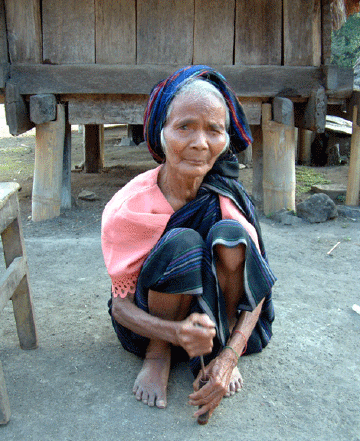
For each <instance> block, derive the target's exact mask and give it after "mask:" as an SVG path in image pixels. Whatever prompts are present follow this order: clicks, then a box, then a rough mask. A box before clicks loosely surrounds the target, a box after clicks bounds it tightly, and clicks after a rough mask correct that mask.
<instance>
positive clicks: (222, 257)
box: [215, 244, 246, 333]
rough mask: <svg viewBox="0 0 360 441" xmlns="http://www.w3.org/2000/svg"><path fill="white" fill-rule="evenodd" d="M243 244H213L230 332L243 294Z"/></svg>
mask: <svg viewBox="0 0 360 441" xmlns="http://www.w3.org/2000/svg"><path fill="white" fill-rule="evenodd" d="M245 250H246V249H245V245H244V244H240V245H237V246H235V247H233V248H229V247H227V246H225V245H220V244H218V245H216V246H215V255H216V257H215V259H216V271H217V277H218V281H219V285H220V288H221V291H222V293H223V295H224V297H225V303H226V313H227V317H228V321H229V330H230V333H231V331H232V329H233V327H234V326H235V324H236V321H237V309H238V306H239V304H240V302H241V300H242V299H243V296H244V268H245Z"/></svg>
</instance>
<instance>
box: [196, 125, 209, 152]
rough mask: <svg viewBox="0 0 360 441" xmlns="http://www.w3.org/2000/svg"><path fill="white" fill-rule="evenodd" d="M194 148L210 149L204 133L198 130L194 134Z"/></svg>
mask: <svg viewBox="0 0 360 441" xmlns="http://www.w3.org/2000/svg"><path fill="white" fill-rule="evenodd" d="M193 147H194V148H198V149H207V148H208V147H209V145H208V139H207V136H206V133H205V132H204V131H202V130H197V131H196V132H195V133H194V139H193Z"/></svg>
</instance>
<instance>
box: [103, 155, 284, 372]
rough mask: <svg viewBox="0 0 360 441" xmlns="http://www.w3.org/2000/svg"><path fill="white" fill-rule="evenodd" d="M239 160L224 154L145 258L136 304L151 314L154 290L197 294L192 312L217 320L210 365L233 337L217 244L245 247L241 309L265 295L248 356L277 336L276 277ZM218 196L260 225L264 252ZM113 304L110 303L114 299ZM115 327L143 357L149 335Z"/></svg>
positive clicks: (195, 365) (126, 344)
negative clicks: (227, 215) (224, 211)
mask: <svg viewBox="0 0 360 441" xmlns="http://www.w3.org/2000/svg"><path fill="white" fill-rule="evenodd" d="M234 164H236V165H237V161H236V158H234V157H233V156H226V157H222V158H220V159H219V160H218V161H217V163H216V166H215V167H214V168H213V172H212V173H210V174H208V175H207V176H206V177H205V179H204V181H203V184H202V186H201V188H200V190H199V192H198V195H197V197H196V198H195V199H194V200H193V201H191V202H189V203H188V204H186V205H185V206H184V207H182V208H181V209H180V210H178V211H176V212H175V213H174V214H173V215H172V216H171V218H170V220H169V222H168V224H167V227H166V230H165V231H164V234H163V236H162V238H161V239H160V241H159V242H158V243H157V245H156V246H155V247H154V249H153V250H152V251H151V253H150V255H149V256H148V258H147V259H146V261H145V262H144V265H143V267H142V270H141V273H140V276H139V278H138V282H137V288H136V293H135V303H136V305H137V306H138V307H139V308H141V309H142V310H144V311H146V312H148V311H149V310H148V302H147V299H148V290H149V289H152V290H154V291H157V292H164V293H168V294H178V293H187V294H190V295H193V296H194V300H193V305H192V310H191V312H194V311H197V312H205V313H206V314H208V315H209V317H210V318H211V319H212V320H213V321H214V323H216V331H217V336H216V339H215V341H214V349H213V352H212V353H211V354H210V355H208V356H207V357H206V358H205V361H206V363H208V362H209V361H210V360H211V359H212V358H214V357H215V356H216V355H217V353H218V352H219V350H221V348H223V347H224V345H225V344H226V341H227V339H228V338H229V327H228V323H227V316H226V309H225V303H224V298H223V295H222V293H221V289H220V287H219V284H218V282H217V274H216V265H215V261H214V254H213V249H214V246H215V245H216V244H219V243H221V244H223V245H225V246H228V247H235V246H237V245H239V244H244V245H245V246H246V263H245V283H244V285H245V286H244V288H245V298H244V299H243V301H242V303H241V304H240V305H238V310H239V313H240V312H241V311H243V310H247V311H252V310H253V309H254V308H255V307H256V306H257V305H258V304H259V303H260V301H261V300H262V299H263V298H264V297H265V302H264V304H263V307H262V312H261V314H260V317H259V320H258V323H257V325H256V327H255V329H254V331H253V333H252V335H251V337H250V339H249V342H248V346H247V352H246V354H250V353H254V352H260V351H261V350H262V349H263V348H264V347H265V346H266V345H267V344H268V342H269V340H270V338H271V335H272V331H271V324H272V322H273V320H274V308H273V303H272V299H271V289H272V286H273V284H274V282H275V280H276V278H275V276H274V275H273V273H272V271H271V269H270V267H269V264H268V261H267V257H266V253H265V248H264V244H263V241H262V238H261V231H260V226H259V223H258V221H257V217H256V213H255V210H254V206H253V204H252V202H251V200H250V198H249V197H248V195H247V193H246V191H245V190H244V188H243V187H242V185H241V184H240V183H239V182H238V181H237V179H236V171H235V170H236V168H235V167H234ZM237 173H238V166H237ZM219 195H222V196H226V197H228V198H230V199H231V200H232V201H233V202H234V203H235V205H236V206H237V207H238V209H239V210H240V211H241V212H242V213H243V214H244V216H245V218H246V219H247V220H248V221H249V222H250V223H251V224H252V225H253V226H254V227H255V229H256V231H257V234H258V239H259V246H260V251H258V248H257V247H256V245H255V244H254V242H253V240H252V239H251V238H250V236H249V234H248V233H247V231H246V230H245V229H244V228H243V227H242V226H241V225H240V224H239V223H238V222H237V221H235V220H229V219H227V220H222V219H221V210H220V205H219ZM109 305H110V307H111V300H110V302H109ZM109 312H110V313H111V308H110V310H109ZM113 325H114V328H115V331H116V333H117V335H118V337H119V339H120V341H121V343H122V345H123V346H124V348H125V349H127V350H129V351H130V352H133V353H135V354H137V355H139V356H144V355H145V351H146V347H147V344H148V339H146V338H144V337H142V336H140V335H137V334H135V333H133V332H132V331H130V330H129V329H126V328H124V327H123V326H121V325H120V324H119V323H117V322H115V320H114V319H113ZM190 366H191V369H192V371H193V372H194V374H196V373H197V371H198V369H199V360H198V358H195V359H193V360H191V361H190Z"/></svg>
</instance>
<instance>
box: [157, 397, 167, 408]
mask: <svg viewBox="0 0 360 441" xmlns="http://www.w3.org/2000/svg"><path fill="white" fill-rule="evenodd" d="M156 407H158V408H159V409H165V407H166V400H164V399H163V398H158V399H157V400H156Z"/></svg>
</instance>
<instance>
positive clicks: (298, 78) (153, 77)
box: [10, 65, 322, 97]
mask: <svg viewBox="0 0 360 441" xmlns="http://www.w3.org/2000/svg"><path fill="white" fill-rule="evenodd" d="M177 67H178V66H166V65H162V66H156V65H153V66H115V65H114V66H105V65H85V66H82V65H74V66H71V65H69V66H49V65H42V66H40V65H32V66H26V67H24V66H21V65H16V66H11V68H10V72H11V77H12V79H13V80H14V81H16V83H17V85H18V86H19V90H20V93H22V94H36V93H58V94H68V93H69V94H73V93H75V94H76V93H84V94H86V93H100V94H112V93H113V94H149V93H150V91H151V89H152V87H153V86H154V85H155V84H156V83H157V82H159V81H160V80H162V79H164V78H166V77H167V76H168V75H170V74H171V73H173V72H174V71H175V70H176V69H177ZM217 68H218V70H219V71H220V72H221V73H222V74H223V75H224V76H225V77H226V79H227V80H228V82H229V83H230V84H231V86H232V87H233V89H234V90H235V92H236V93H237V95H238V96H241V97H271V96H276V95H278V94H281V96H285V97H308V96H310V93H311V91H312V90H313V89H314V88H316V87H318V86H319V85H321V84H322V72H321V69H319V68H316V67H291V66H218V67H217Z"/></svg>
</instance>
